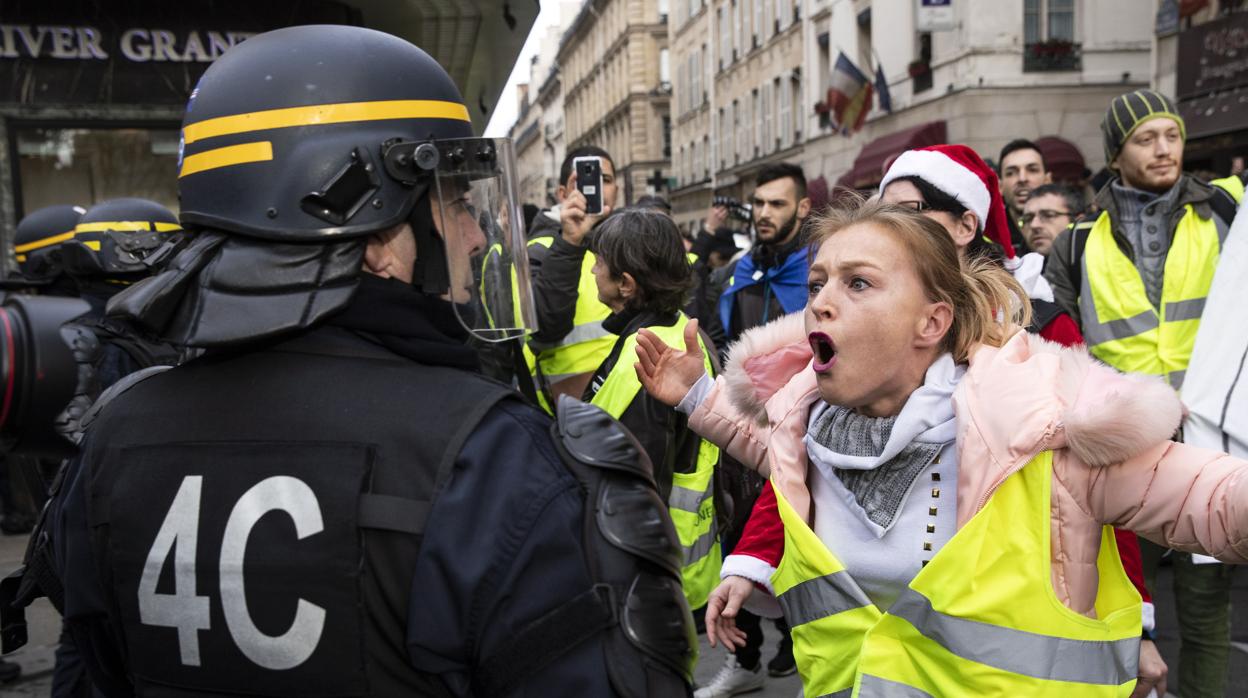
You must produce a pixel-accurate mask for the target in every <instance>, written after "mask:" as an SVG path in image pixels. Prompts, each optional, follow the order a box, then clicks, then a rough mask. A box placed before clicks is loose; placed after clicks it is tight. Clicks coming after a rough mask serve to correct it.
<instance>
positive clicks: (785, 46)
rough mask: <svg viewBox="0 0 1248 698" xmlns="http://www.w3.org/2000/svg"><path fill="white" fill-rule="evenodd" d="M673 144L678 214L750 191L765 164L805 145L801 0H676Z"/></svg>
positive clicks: (696, 214) (692, 216) (696, 212)
mask: <svg viewBox="0 0 1248 698" xmlns="http://www.w3.org/2000/svg"><path fill="white" fill-rule="evenodd" d="M668 24H669V31H670V32H671V36H672V38H671V43H672V46H673V65H674V68H673V73H674V75H675V77H676V82H675V86H674V89H673V94H672V104H673V109H672V111H673V114H674V117H673V120H674V122H675V124H674V126H673V135H672V149H673V169H674V171H675V173H676V174H675V178H676V187H675V188H674V189H673V191H672V200H673V211H674V214H675V215H676V218H677V222H678V223H680V224H682V225H685V226H686V227H688V226H689V225H693V224H694V223H695V221H697V220H698V219H699V218H700V217H701V215H702V214H703V213H704V212H705V210H706V207H707V205H708V204H709V203H710V198H711V196H712V195H713V194H722V195H727V196H732V197H734V198H737V199H739V200H744V199H745V198H747V197H748V196H749V194H750V192H751V191H752V190H753V180H754V176H755V174H757V171H758V169H759V168H761V167H762V166H763V165H765V164H766V163H768V162H773V161H778V160H786V159H793V158H795V157H797V156H798V155H799V154H800V153H801V149H802V144H803V142H804V131H805V129H806V124H805V123H804V120H803V118H802V109H801V108H800V105H801V104H802V103H803V102H804V97H803V94H804V85H805V81H806V80H807V78H806V77H805V76H804V75H803V62H804V61H805V52H804V50H803V46H804V44H805V41H806V37H805V34H806V33H807V27H806V23H805V22H804V21H803V18H802V7H801V3H800V2H795V1H794V0H676V2H675V6H674V8H673V15H672V17H671V18H670V20H669V23H668Z"/></svg>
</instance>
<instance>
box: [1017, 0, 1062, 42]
mask: <svg viewBox="0 0 1248 698" xmlns="http://www.w3.org/2000/svg"><path fill="white" fill-rule="evenodd" d="M1023 40H1024V41H1025V42H1026V43H1029V44H1034V43H1036V42H1039V41H1054V40H1060V41H1074V40H1075V0H1024V2H1023Z"/></svg>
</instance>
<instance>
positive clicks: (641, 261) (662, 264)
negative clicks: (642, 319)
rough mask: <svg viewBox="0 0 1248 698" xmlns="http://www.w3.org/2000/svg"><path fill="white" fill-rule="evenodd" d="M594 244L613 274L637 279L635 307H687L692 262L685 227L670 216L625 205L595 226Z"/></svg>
mask: <svg viewBox="0 0 1248 698" xmlns="http://www.w3.org/2000/svg"><path fill="white" fill-rule="evenodd" d="M589 248H590V251H592V252H593V253H594V254H595V255H597V256H598V258H599V259H601V260H602V261H603V263H604V264H606V265H607V271H608V273H610V274H611V278H613V279H618V278H621V277H622V276H623V275H624V274H625V273H628V274H629V275H631V276H632V277H633V280H634V281H636V282H637V295H635V296H633V297H632V298H630V299H629V307H630V308H631V309H634V310H650V311H653V312H657V313H662V314H669V315H670V314H672V313H675V312H676V311H678V310H680V309H681V308H682V307H684V305H685V302H686V300H687V297H688V295H689V291H690V290H691V289H692V288H693V283H694V279H693V267H692V266H691V265H690V264H689V258H688V256H687V255H686V253H685V245H684V243H683V242H682V241H681V238H680V229H678V228H677V227H676V224H675V223H674V222H672V219H671V218H670V217H669V216H666V215H664V214H662V213H660V212H658V211H653V210H645V209H637V208H626V209H623V210H621V211H619V212H618V213H615V214H613V215H611V216H608V217H607V218H606V219H605V220H603V221H602V222H601V223H599V224H598V226H597V227H595V228H594V233H593V235H592V237H591V239H590V243H589Z"/></svg>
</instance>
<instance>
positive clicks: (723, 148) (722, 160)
mask: <svg viewBox="0 0 1248 698" xmlns="http://www.w3.org/2000/svg"><path fill="white" fill-rule="evenodd" d="M717 145H718V146H719V150H718V153H719V169H721V170H722V169H724V168H725V167H727V166H728V115H727V113H726V112H725V111H724V110H723V109H720V110H719V143H718V144H717Z"/></svg>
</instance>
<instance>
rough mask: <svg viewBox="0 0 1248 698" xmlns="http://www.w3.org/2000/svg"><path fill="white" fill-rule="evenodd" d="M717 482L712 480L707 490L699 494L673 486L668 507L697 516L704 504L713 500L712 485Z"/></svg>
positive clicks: (668, 498) (708, 483)
mask: <svg viewBox="0 0 1248 698" xmlns="http://www.w3.org/2000/svg"><path fill="white" fill-rule="evenodd" d="M714 482H715V480H714V478H712V479H711V480H710V481H709V482H707V483H706V489H705V490H703V491H701V492H699V491H697V490H691V489H689V488H688V487H678V486H676V485H673V486H672V493H671V494H670V495H668V496H667V507H668V508H669V509H679V510H681V511H687V512H689V513H690V514H696V513H698V511H699V510H700V509H701V508H702V502H705V501H706V500H708V499H710V498H711V485H713V484H714Z"/></svg>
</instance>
